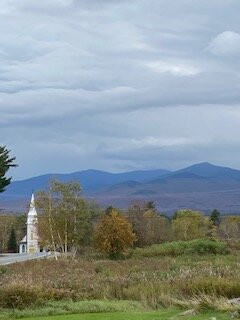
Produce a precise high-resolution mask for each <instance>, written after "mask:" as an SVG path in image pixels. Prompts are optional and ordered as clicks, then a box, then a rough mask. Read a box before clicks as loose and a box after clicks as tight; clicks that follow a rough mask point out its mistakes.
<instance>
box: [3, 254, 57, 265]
mask: <svg viewBox="0 0 240 320" xmlns="http://www.w3.org/2000/svg"><path fill="white" fill-rule="evenodd" d="M50 256H53V254H52V253H51V252H39V253H36V254H27V253H24V254H20V253H8V254H0V265H6V264H11V263H15V262H24V261H28V260H34V259H43V258H47V257H50Z"/></svg>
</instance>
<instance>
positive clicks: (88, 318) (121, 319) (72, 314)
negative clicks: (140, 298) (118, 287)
mask: <svg viewBox="0 0 240 320" xmlns="http://www.w3.org/2000/svg"><path fill="white" fill-rule="evenodd" d="M189 311H190V312H189ZM189 311H185V312H184V310H183V309H181V308H177V307H171V308H161V309H159V310H157V311H150V310H148V309H145V308H143V307H142V305H141V304H140V303H138V302H133V301H81V302H71V301H59V302H49V303H48V304H47V306H44V307H42V308H35V309H25V310H14V311H13V310H0V319H1V320H7V319H26V320H44V319H46V320H65V319H66V320H75V319H78V320H108V319H109V320H160V319H161V320H180V319H183V320H191V319H194V320H213V319H216V320H227V319H230V315H231V313H229V312H228V313H227V312H220V311H214V310H211V311H210V310H205V311H204V310H202V311H196V312H195V311H194V309H192V310H189Z"/></svg>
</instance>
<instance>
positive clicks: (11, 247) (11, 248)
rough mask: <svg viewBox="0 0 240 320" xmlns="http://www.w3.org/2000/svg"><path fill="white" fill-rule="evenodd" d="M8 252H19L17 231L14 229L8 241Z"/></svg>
mask: <svg viewBox="0 0 240 320" xmlns="http://www.w3.org/2000/svg"><path fill="white" fill-rule="evenodd" d="M8 252H11V253H16V252H18V245H17V239H16V233H15V230H14V229H13V228H12V230H11V233H10V236H9V239H8Z"/></svg>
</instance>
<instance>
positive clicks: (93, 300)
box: [0, 242, 240, 319]
mask: <svg viewBox="0 0 240 320" xmlns="http://www.w3.org/2000/svg"><path fill="white" fill-rule="evenodd" d="M193 244H194V246H195V247H196V243H195V242H193ZM197 245H199V243H197ZM202 247H203V246H202V245H201V248H202ZM208 247H209V245H208ZM208 247H207V248H208ZM184 250H185V251H184ZM204 250H206V248H205V249H204ZM219 250H220V251H222V252H223V253H222V254H220V253H219V252H218V251H219ZM215 251H216V250H215ZM239 270H240V255H239V252H238V251H237V250H235V251H233V250H232V251H231V253H229V252H228V251H226V250H225V248H224V247H222V245H220V246H218V247H217V251H216V252H215V254H206V253H204V254H201V250H199V252H198V254H196V253H192V252H191V250H189V245H188V246H187V247H184V248H183V246H182V244H181V243H176V245H173V244H171V246H169V245H158V246H156V245H155V246H152V247H148V248H145V249H137V250H134V251H133V252H130V253H129V256H128V257H127V258H125V259H124V260H118V261H114V260H109V259H106V258H103V257H101V256H96V255H93V254H90V253H88V254H86V255H82V256H81V257H79V258H78V259H75V260H72V259H63V258H62V259H60V260H58V261H55V260H41V261H28V262H25V263H18V264H13V265H9V266H8V267H1V268H0V285H1V286H0V307H1V308H2V309H1V310H2V311H1V313H0V319H6V318H8V317H9V316H11V317H14V318H19V317H21V318H24V317H31V316H48V315H52V314H54V315H64V314H76V313H79V314H82V313H84V314H86V315H84V316H80V315H79V316H78V319H102V317H103V313H108V314H111V313H112V312H114V317H113V316H111V319H122V318H121V317H122V312H125V317H124V319H127V318H126V317H127V315H129V319H135V318H136V317H137V316H138V319H141V318H139V313H140V314H142V317H143V319H158V313H151V312H153V311H154V312H155V311H157V312H160V311H159V310H163V308H164V312H170V313H171V312H173V313H175V314H177V313H179V312H181V311H184V310H190V309H194V310H195V311H196V312H197V313H198V314H199V315H197V318H196V319H198V317H200V316H201V314H202V312H206V310H212V311H213V312H214V314H215V315H216V314H218V315H219V317H220V318H222V319H225V318H226V317H227V318H229V314H230V313H231V312H235V311H237V310H239V304H238V305H235V304H234V303H232V301H234V300H232V299H235V298H238V297H240V273H239ZM169 308H170V309H169ZM172 308H177V309H172ZM225 311H226V312H228V313H227V314H225V313H223V314H222V313H221V312H225ZM136 312H138V314H137V315H136ZM146 312H147V313H146ZM149 312H150V313H149ZM161 312H163V311H161ZM219 312H220V313H219ZM87 313H90V315H87ZM96 313H98V314H99V317H97V315H96ZM130 315H131V316H130ZM162 316H163V315H161V319H164V318H163V317H162ZM106 317H107V316H106ZM106 317H105V318H104V319H107V318H106ZM109 317H110V315H109ZM144 317H146V318H144ZM166 317H170V316H169V315H167V314H166ZM54 319H56V316H54ZM59 319H65V318H64V317H63V318H59ZM66 319H68V318H67V317H66ZM69 319H75V317H72V318H69ZM199 319H200V318H199ZM204 319H206V317H205V318H204Z"/></svg>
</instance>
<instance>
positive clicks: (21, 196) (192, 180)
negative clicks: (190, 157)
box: [0, 162, 240, 214]
mask: <svg viewBox="0 0 240 320" xmlns="http://www.w3.org/2000/svg"><path fill="white" fill-rule="evenodd" d="M53 177H55V178H58V179H59V180H61V181H65V182H67V181H78V182H80V184H81V186H82V189H83V194H84V196H85V197H87V198H90V199H94V200H96V201H97V202H98V203H100V204H101V205H102V206H108V205H115V206H118V207H120V208H126V207H127V206H129V204H131V203H132V202H134V201H150V200H151V201H155V203H156V205H157V207H158V209H159V210H160V211H162V212H164V213H169V214H170V213H172V212H174V211H176V210H178V209H181V208H192V209H198V210H202V211H204V212H206V213H208V212H210V211H211V210H212V209H214V208H217V209H219V210H221V211H222V212H223V213H226V214H227V213H237V212H238V211H239V210H240V170H236V169H232V168H228V167H220V166H216V165H213V164H210V163H208V162H203V163H199V164H195V165H192V166H189V167H187V168H183V169H181V170H177V171H169V170H164V169H158V170H138V171H130V172H124V173H110V172H105V171H100V170H92V169H90V170H84V171H79V172H74V173H70V174H46V175H41V176H38V177H33V178H30V179H26V180H21V181H13V182H12V184H11V185H10V186H9V187H8V188H7V190H6V192H4V193H3V194H1V195H0V208H2V209H4V210H5V211H16V212H17V211H22V210H24V208H25V206H26V204H27V202H28V199H29V197H30V194H31V192H32V191H33V190H34V191H36V190H39V189H46V188H47V187H48V185H49V181H50V180H51V178H53Z"/></svg>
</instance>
